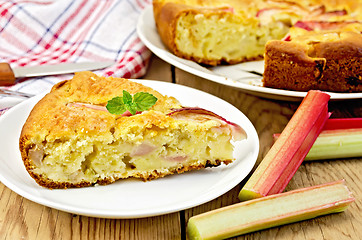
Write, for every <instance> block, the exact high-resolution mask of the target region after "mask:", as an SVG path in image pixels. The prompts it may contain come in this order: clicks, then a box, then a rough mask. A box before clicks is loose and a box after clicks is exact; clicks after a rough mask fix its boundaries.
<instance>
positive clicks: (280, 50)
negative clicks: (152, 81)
mask: <svg viewBox="0 0 362 240" xmlns="http://www.w3.org/2000/svg"><path fill="white" fill-rule="evenodd" d="M153 11H154V18H155V22H156V27H157V30H158V33H159V35H160V38H161V39H162V41H163V42H164V44H165V45H166V46H167V47H168V48H169V49H170V51H171V52H173V53H174V54H175V55H177V56H179V57H182V58H185V59H189V60H192V61H195V62H198V63H200V64H205V65H212V66H215V65H219V64H225V63H226V64H235V63H241V62H245V61H251V60H258V59H263V58H264V54H266V55H267V56H266V57H265V58H267V59H268V60H267V61H266V62H265V70H266V72H267V74H265V75H264V79H263V84H264V86H265V87H274V88H283V89H289V90H303V91H304V90H308V89H321V90H327V91H337V92H359V91H362V90H361V88H362V79H361V78H362V74H361V71H362V70H361V52H362V47H361V45H360V42H361V39H362V35H361V31H362V22H361V21H362V1H361V0H346V1H342V0H335V1H326V0H324V1H323V0H299V1H296V0H290V1H289V0H288V1H287V0H285V1H283V0H154V1H153ZM344 32H347V33H346V34H344ZM333 33H335V34H334V35H333ZM324 34H328V36H327V37H324ZM305 35H307V37H304V36H305ZM337 35H338V36H337ZM351 38H353V42H354V44H351V43H350V39H351ZM306 39H308V40H306ZM272 40H273V41H274V42H272V43H269V42H270V41H272ZM275 41H279V42H275ZM285 42H293V43H285ZM314 43H318V45H319V46H318V48H321V47H326V50H325V52H327V51H328V49H329V47H332V48H333V49H335V51H336V49H341V48H340V47H339V46H343V47H342V49H341V51H340V52H338V53H337V52H336V53H333V54H329V55H328V56H324V55H323V54H322V55H321V54H317V53H316V51H314V50H311V49H315V48H314V47H313V46H314ZM337 46H338V47H337ZM302 48H304V49H306V50H305V51H306V52H305V53H303V54H304V55H305V56H306V57H304V58H303V57H302V56H301V55H300V54H299V56H298V57H297V59H296V61H290V62H292V63H290V64H289V65H286V61H287V60H286V59H288V60H290V59H291V58H294V57H296V55H295V53H296V52H299V53H301V49H302ZM345 48H348V50H346V49H345ZM303 51H304V50H303ZM321 51H322V50H321ZM346 51H347V52H346ZM322 52H323V51H322ZM350 52H352V54H353V55H352V56H351V61H350V63H349V64H346V62H348V61H349V55H346V53H350ZM303 54H302V55H303ZM313 54H314V55H313ZM271 55H274V56H272V57H271ZM279 56H286V58H284V57H282V58H280V57H279ZM310 58H316V59H315V60H311V59H310ZM304 60H305V63H302V61H304ZM311 61H314V62H315V65H314V66H312V65H311ZM331 61H332V62H331ZM295 62H298V64H294V63H295ZM322 62H324V63H323V64H322V65H320V64H321V63H322ZM304 66H306V67H307V68H308V69H306V70H303V72H308V74H309V75H308V76H307V82H306V83H302V82H303V81H304V79H303V78H300V77H299V76H298V77H297V74H296V73H297V72H300V71H301V68H303V67H304ZM337 66H339V68H341V69H344V70H343V74H341V75H338V76H336V77H335V79H333V80H332V79H331V78H330V75H331V73H333V72H334V71H335V70H336V69H338V67H337ZM280 71H282V72H280ZM316 71H317V72H316ZM313 72H314V74H315V77H314V79H311V75H310V74H312V73H313ZM279 73H281V75H280V76H279ZM292 77H293V78H295V77H297V78H296V79H292ZM334 81H335V82H336V84H333V83H332V82H334ZM295 83H297V84H295ZM294 85H295V86H294ZM291 86H292V87H291Z"/></svg>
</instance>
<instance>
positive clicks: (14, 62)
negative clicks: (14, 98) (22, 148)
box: [0, 0, 152, 115]
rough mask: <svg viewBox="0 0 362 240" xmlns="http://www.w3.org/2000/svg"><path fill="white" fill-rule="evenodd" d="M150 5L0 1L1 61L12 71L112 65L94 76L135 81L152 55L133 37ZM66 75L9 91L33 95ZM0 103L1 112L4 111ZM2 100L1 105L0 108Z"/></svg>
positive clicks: (146, 0) (121, 0) (129, 0)
mask: <svg viewBox="0 0 362 240" xmlns="http://www.w3.org/2000/svg"><path fill="white" fill-rule="evenodd" d="M151 2H152V0H0V61H1V62H8V63H10V65H11V66H12V67H18V66H33V65H42V64H57V63H61V62H89V61H115V62H116V63H115V64H114V65H113V66H111V67H109V68H106V69H103V70H99V71H97V72H96V73H97V74H100V75H104V76H111V75H112V76H116V77H125V78H139V77H141V76H143V75H144V74H145V72H146V70H147V63H148V60H149V58H150V56H151V52H150V51H149V50H148V49H147V48H146V47H145V46H144V44H143V43H142V42H141V41H140V39H139V38H138V36H137V33H136V25H137V21H138V17H139V15H140V13H141V12H142V10H143V9H144V8H145V7H146V6H148V5H149V4H151ZM69 78H71V75H65V76H53V77H38V78H31V79H26V80H20V81H19V82H18V83H17V84H15V85H14V86H11V87H10V89H12V90H19V91H23V92H26V93H34V94H38V93H41V92H43V91H47V90H49V89H50V88H51V86H52V85H54V84H55V83H57V82H59V81H61V80H64V79H69ZM4 99H5V98H0V115H1V113H2V112H4V111H1V109H4V108H6V107H7V106H6V103H4V101H5V100H4ZM2 100H3V103H2Z"/></svg>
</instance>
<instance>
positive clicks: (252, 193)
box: [239, 90, 330, 200]
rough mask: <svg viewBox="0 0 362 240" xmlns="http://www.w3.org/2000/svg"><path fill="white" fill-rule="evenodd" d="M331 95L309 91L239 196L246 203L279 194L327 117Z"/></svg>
mask: <svg viewBox="0 0 362 240" xmlns="http://www.w3.org/2000/svg"><path fill="white" fill-rule="evenodd" d="M329 99H330V96H329V95H328V94H326V93H323V92H321V91H318V90H311V91H309V92H308V94H307V96H306V97H305V98H304V99H303V101H302V103H301V104H300V106H299V107H298V109H297V111H296V112H295V113H294V115H293V117H292V118H291V120H290V121H289V123H288V124H287V126H286V127H285V129H284V130H283V132H282V133H281V135H280V137H279V138H278V140H277V141H276V142H275V143H274V144H273V146H272V148H271V149H270V150H269V152H268V153H267V155H266V156H265V157H264V159H263V160H262V162H261V163H260V164H259V166H258V168H257V169H256V170H255V172H254V173H253V174H252V176H251V177H250V179H249V180H248V182H247V183H246V184H245V186H244V187H243V188H242V189H241V191H240V193H239V198H240V200H248V199H253V198H258V197H263V196H267V195H270V194H275V193H280V192H282V191H283V190H284V189H285V187H286V186H287V184H288V183H289V181H290V179H291V178H292V177H293V175H294V174H295V172H296V171H297V169H298V168H299V166H300V165H301V163H302V162H303V160H304V158H305V156H306V155H307V153H308V152H309V150H310V148H311V147H312V145H313V143H314V141H315V140H316V138H317V137H318V135H319V133H320V132H321V131H322V128H323V126H324V124H325V122H326V120H327V119H328V118H329V116H330V113H329V112H328V101H329Z"/></svg>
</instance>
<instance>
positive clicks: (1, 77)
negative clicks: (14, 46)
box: [0, 62, 16, 86]
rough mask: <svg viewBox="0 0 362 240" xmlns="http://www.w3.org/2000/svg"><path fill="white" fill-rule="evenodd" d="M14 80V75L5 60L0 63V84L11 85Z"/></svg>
mask: <svg viewBox="0 0 362 240" xmlns="http://www.w3.org/2000/svg"><path fill="white" fill-rule="evenodd" d="M15 80H16V79H15V75H14V72H13V70H12V69H11V67H10V65H9V64H8V63H6V62H2V63H0V86H8V85H13V84H14V83H15Z"/></svg>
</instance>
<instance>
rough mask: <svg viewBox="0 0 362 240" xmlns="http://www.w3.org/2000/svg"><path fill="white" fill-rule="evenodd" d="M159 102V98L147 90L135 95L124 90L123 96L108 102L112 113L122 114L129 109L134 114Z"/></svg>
mask: <svg viewBox="0 0 362 240" xmlns="http://www.w3.org/2000/svg"><path fill="white" fill-rule="evenodd" d="M156 102H157V98H156V97H155V96H153V95H152V94H150V93H147V92H138V93H136V94H135V95H134V96H133V97H132V95H131V94H130V93H129V92H127V91H126V90H123V96H122V97H114V98H112V99H111V100H109V101H108V103H107V106H106V108H107V110H108V112H110V113H112V114H122V113H124V112H125V111H126V110H128V111H129V112H130V113H131V114H132V115H134V114H136V113H137V112H142V111H146V110H148V109H150V108H151V107H152V106H153V105H155V103H156Z"/></svg>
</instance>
